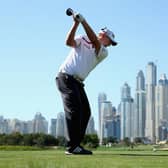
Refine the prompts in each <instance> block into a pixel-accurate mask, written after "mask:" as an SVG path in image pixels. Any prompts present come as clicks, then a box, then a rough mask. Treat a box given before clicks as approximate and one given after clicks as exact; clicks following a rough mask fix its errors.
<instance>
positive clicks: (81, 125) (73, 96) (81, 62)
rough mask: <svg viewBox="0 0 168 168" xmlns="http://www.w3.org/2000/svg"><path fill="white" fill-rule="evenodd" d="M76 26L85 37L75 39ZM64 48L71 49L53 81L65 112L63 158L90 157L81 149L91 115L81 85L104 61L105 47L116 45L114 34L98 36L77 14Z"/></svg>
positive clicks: (86, 151) (105, 31)
mask: <svg viewBox="0 0 168 168" xmlns="http://www.w3.org/2000/svg"><path fill="white" fill-rule="evenodd" d="M79 24H81V25H82V26H83V28H84V30H85V32H86V35H83V36H75V33H76V31H77V28H78V26H79ZM66 45H68V46H70V47H71V48H72V49H71V51H70V53H69V55H68V57H67V58H66V59H65V61H64V62H63V64H62V65H61V66H60V68H59V73H58V76H57V77H56V84H57V87H58V90H59V91H60V93H61V96H62V100H63V105H64V111H65V121H66V129H67V130H66V132H67V135H66V139H67V150H66V151H65V154H81V155H87V154H88V155H89V154H92V152H91V151H89V150H86V149H84V148H83V147H82V146H81V145H80V144H81V141H82V140H83V138H84V135H85V131H86V128H87V124H88V121H89V118H90V115H91V110H90V105H89V102H88V98H87V95H86V92H85V90H84V83H83V82H84V80H85V79H86V77H87V76H88V75H89V73H90V72H91V71H92V70H93V69H94V68H95V67H96V65H98V64H99V63H100V62H101V61H102V60H103V59H104V58H106V57H107V54H108V52H107V47H108V46H110V45H112V46H115V45H117V42H116V41H115V40H114V34H113V32H112V31H110V30H109V29H107V28H104V29H101V30H100V32H99V34H98V36H97V35H96V34H95V33H94V31H93V30H92V28H91V27H90V25H89V24H88V23H87V21H86V20H85V19H84V17H83V16H82V15H81V14H79V13H78V14H76V15H73V25H72V27H71V29H70V31H69V33H68V34H67V38H66Z"/></svg>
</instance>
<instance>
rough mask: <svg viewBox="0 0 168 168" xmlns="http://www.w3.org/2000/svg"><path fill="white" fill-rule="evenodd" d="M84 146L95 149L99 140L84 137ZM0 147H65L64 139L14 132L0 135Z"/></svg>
mask: <svg viewBox="0 0 168 168" xmlns="http://www.w3.org/2000/svg"><path fill="white" fill-rule="evenodd" d="M82 143H83V144H84V145H87V146H89V147H93V148H96V147H98V145H99V139H98V136H97V135H96V134H90V135H85V138H84V140H83V142H82ZM0 145H22V146H38V147H44V146H65V145H66V140H65V138H64V137H57V138H56V137H54V136H52V135H49V134H44V133H32V134H21V133H19V132H14V133H11V134H0Z"/></svg>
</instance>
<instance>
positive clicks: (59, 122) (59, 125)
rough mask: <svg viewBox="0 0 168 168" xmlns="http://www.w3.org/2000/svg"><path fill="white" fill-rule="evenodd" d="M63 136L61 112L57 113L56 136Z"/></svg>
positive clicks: (62, 114) (62, 116)
mask: <svg viewBox="0 0 168 168" xmlns="http://www.w3.org/2000/svg"><path fill="white" fill-rule="evenodd" d="M64 136H65V116H64V113H63V112H60V113H58V114H57V123H56V137H64Z"/></svg>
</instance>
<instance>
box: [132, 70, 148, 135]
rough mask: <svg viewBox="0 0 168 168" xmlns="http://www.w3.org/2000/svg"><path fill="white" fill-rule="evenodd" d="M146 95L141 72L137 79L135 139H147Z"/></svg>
mask: <svg viewBox="0 0 168 168" xmlns="http://www.w3.org/2000/svg"><path fill="white" fill-rule="evenodd" d="M145 115H146V93H145V77H144V74H143V71H141V70H140V71H139V72H138V75H137V77H136V91H135V114H134V137H145Z"/></svg>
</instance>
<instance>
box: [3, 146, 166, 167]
mask: <svg viewBox="0 0 168 168" xmlns="http://www.w3.org/2000/svg"><path fill="white" fill-rule="evenodd" d="M93 153H94V154H93V155H92V156H79V155H71V156H66V155H65V154H64V150H61V149H55V150H37V151H21V150H19V151H13V150H12V151H9V150H8V151H6V150H0V168H166V167H167V165H168V152H167V151H157V152H153V151H152V150H151V147H149V148H148V147H145V149H144V147H136V148H134V149H133V150H131V149H129V148H110V149H106V148H99V149H98V150H95V151H93Z"/></svg>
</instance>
